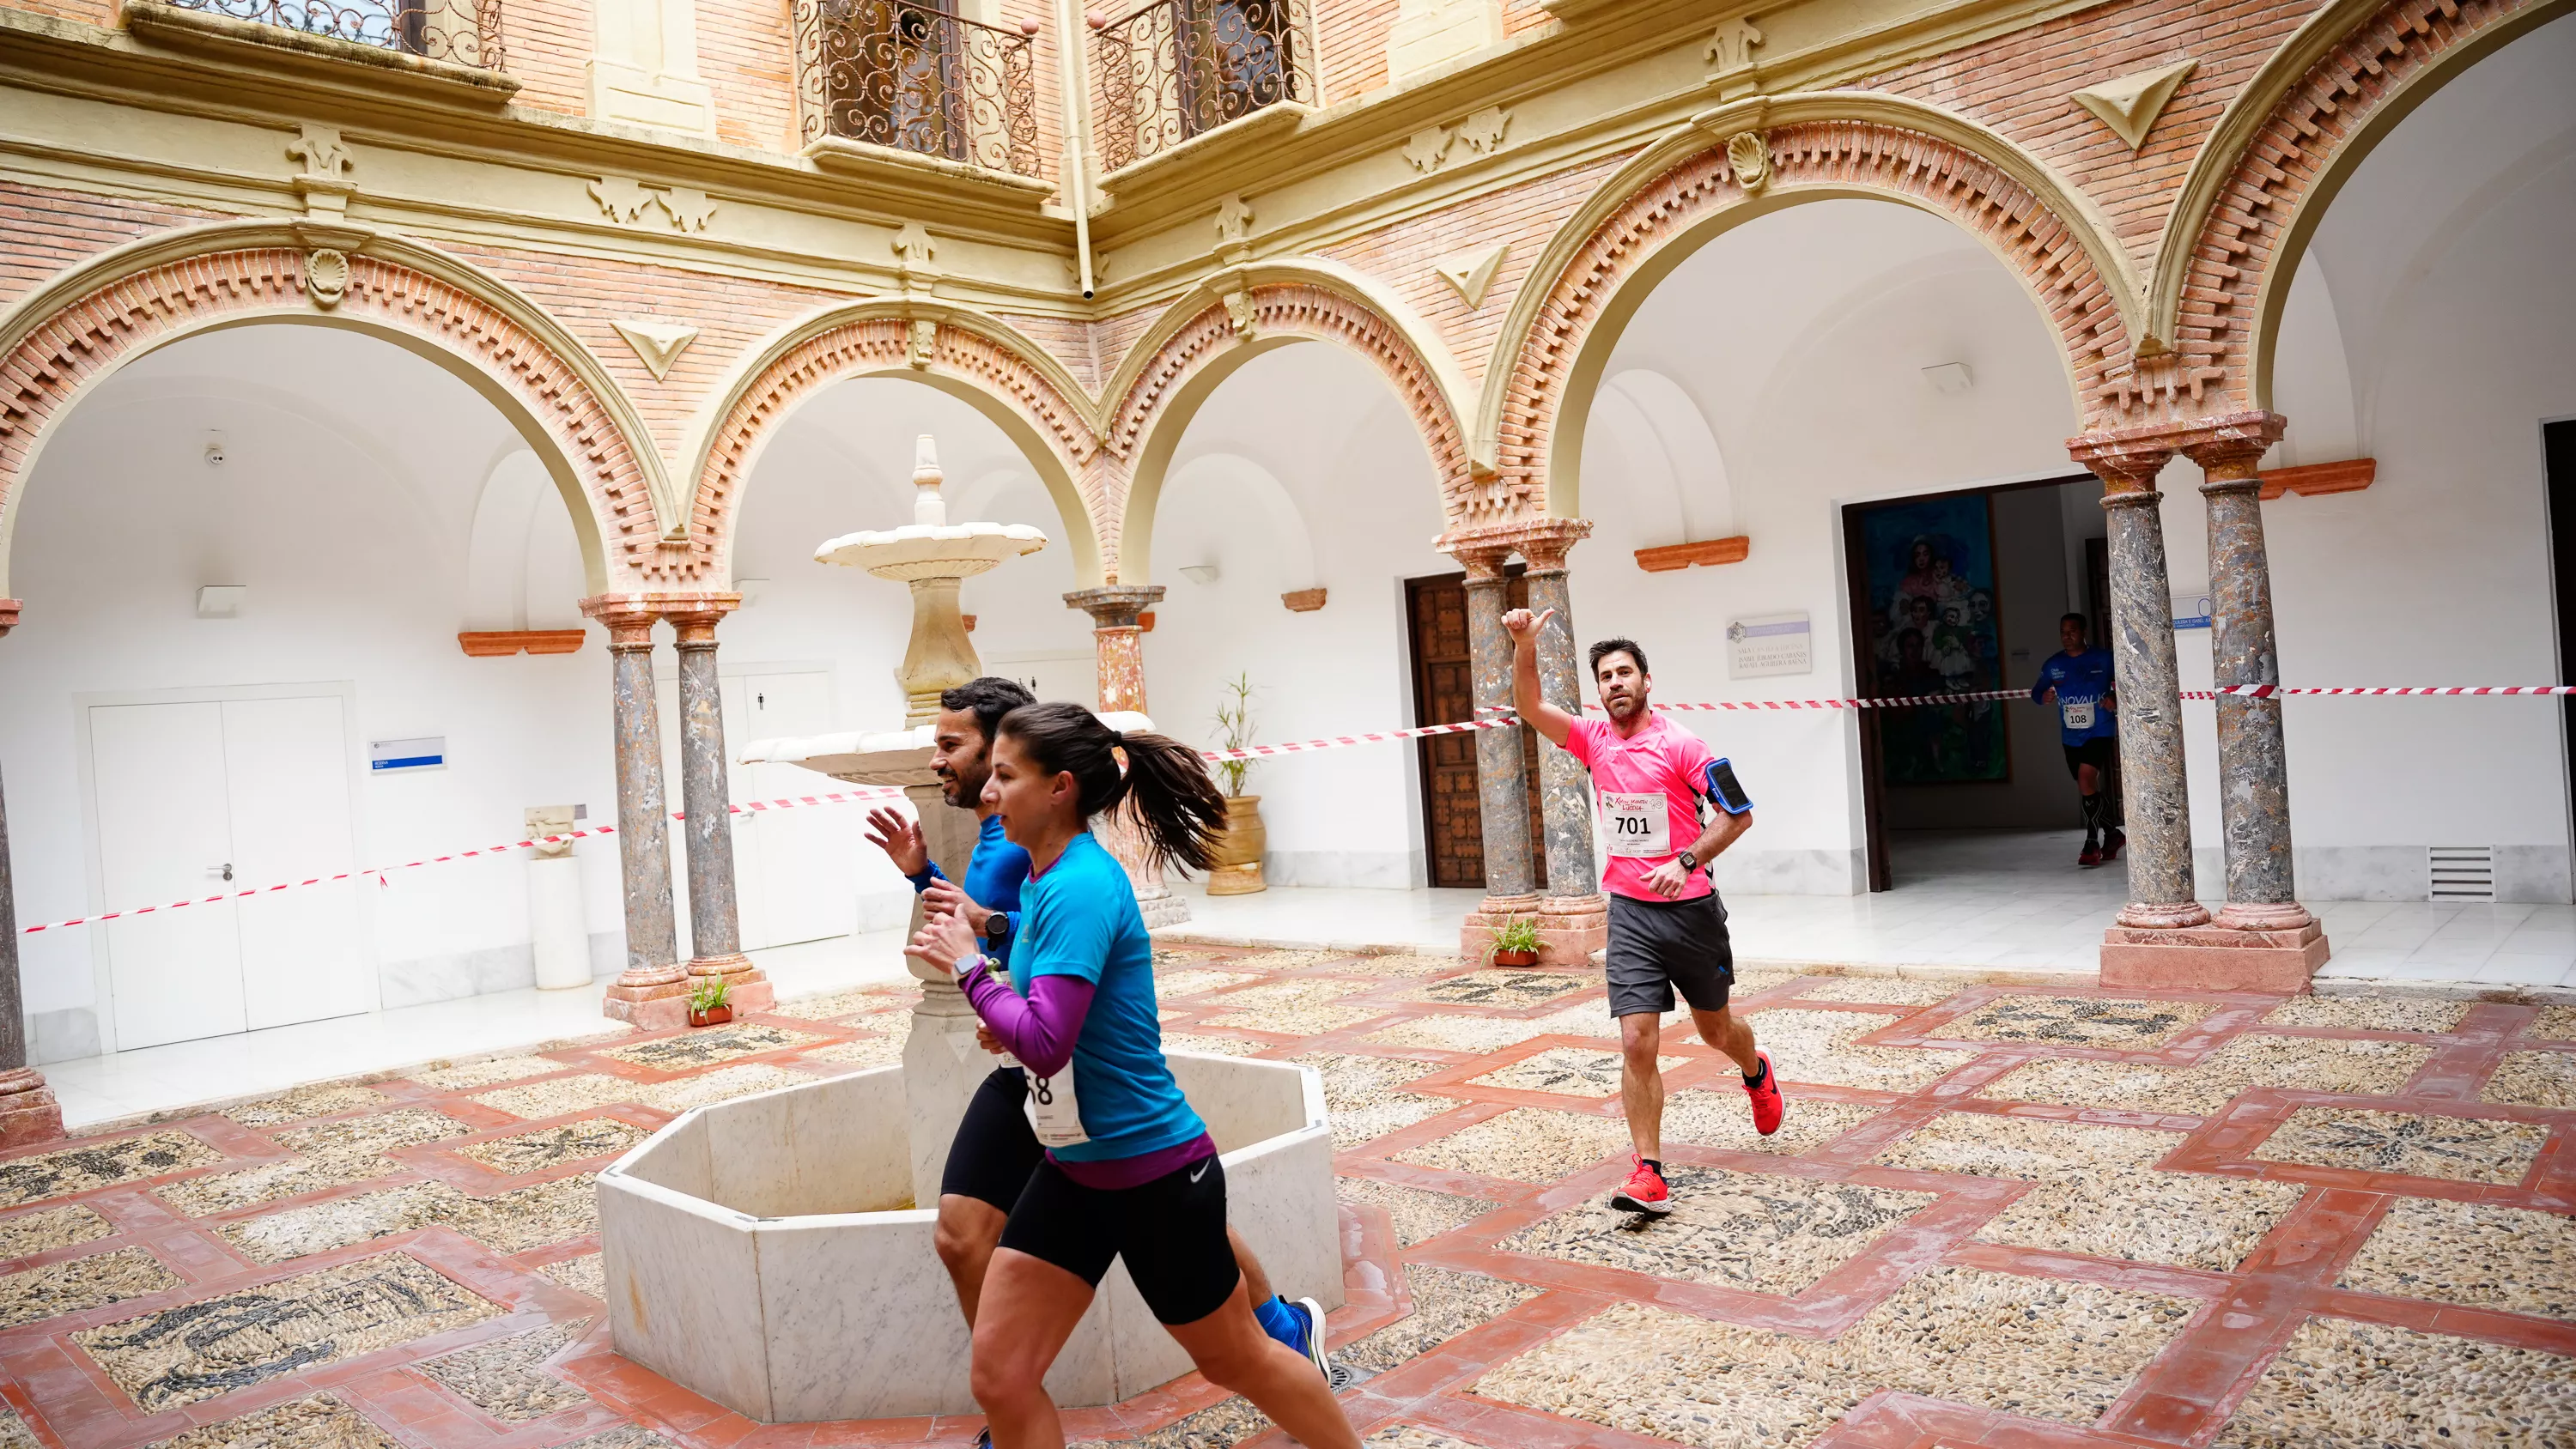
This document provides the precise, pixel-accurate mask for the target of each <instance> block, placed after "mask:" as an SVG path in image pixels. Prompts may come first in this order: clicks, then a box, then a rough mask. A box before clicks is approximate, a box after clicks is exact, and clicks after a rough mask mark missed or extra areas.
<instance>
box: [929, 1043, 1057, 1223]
mask: <svg viewBox="0 0 2576 1449" xmlns="http://www.w3.org/2000/svg"><path fill="white" fill-rule="evenodd" d="M1028 1095H1029V1079H1028V1078H1027V1077H1025V1076H1022V1075H1021V1074H1020V1069H1019V1068H1018V1067H995V1068H994V1069H993V1074H992V1075H991V1076H988V1077H986V1078H985V1079H984V1080H983V1081H982V1082H980V1083H978V1084H977V1085H976V1087H975V1095H974V1096H972V1097H969V1098H967V1099H966V1115H965V1117H964V1118H962V1119H960V1120H959V1122H958V1123H957V1136H956V1137H955V1138H954V1139H952V1140H951V1141H950V1142H949V1144H948V1165H947V1166H946V1167H944V1168H942V1169H940V1172H939V1193H940V1196H942V1197H946V1196H948V1195H949V1194H951V1193H954V1194H956V1195H957V1196H959V1197H971V1198H974V1199H976V1200H977V1201H979V1202H988V1203H991V1204H992V1205H993V1206H994V1207H996V1208H999V1209H1000V1210H1002V1211H1003V1212H1009V1211H1010V1210H1011V1204H1013V1203H1016V1202H1018V1201H1019V1200H1020V1193H1021V1192H1022V1191H1024V1190H1025V1189H1026V1188H1027V1187H1028V1185H1029V1174H1030V1173H1033V1172H1035V1171H1037V1170H1038V1162H1039V1161H1040V1159H1042V1158H1044V1157H1045V1156H1046V1149H1045V1148H1043V1147H1041V1146H1039V1145H1038V1134H1037V1129H1036V1128H1034V1127H1031V1126H1030V1125H1029V1119H1028V1117H1027V1115H1026V1114H1025V1113H1023V1112H1022V1111H1021V1110H1020V1104H1021V1103H1022V1102H1024V1101H1026V1100H1027V1098H1028Z"/></svg>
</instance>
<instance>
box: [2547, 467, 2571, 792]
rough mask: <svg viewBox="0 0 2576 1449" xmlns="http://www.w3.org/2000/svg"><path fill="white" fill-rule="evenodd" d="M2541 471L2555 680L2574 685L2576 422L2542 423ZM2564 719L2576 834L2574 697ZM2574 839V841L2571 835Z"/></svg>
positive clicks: (2563, 703) (2565, 703)
mask: <svg viewBox="0 0 2576 1449" xmlns="http://www.w3.org/2000/svg"><path fill="white" fill-rule="evenodd" d="M2540 447H2541V467H2542V471H2543V472H2544V474H2545V475H2546V477H2547V480H2548V488H2549V563H2550V570H2549V577H2550V589H2551V592H2552V593H2554V594H2555V595H2556V596H2557V597H2556V599H2555V600H2554V602H2555V603H2556V604H2557V606H2558V680H2559V682H2560V683H2562V684H2576V418H2570V419H2568V420H2566V421H2564V422H2556V423H2543V424H2541V425H2540ZM2559 710H2560V713H2561V716H2562V718H2563V719H2564V721H2565V726H2564V729H2563V730H2562V731H2561V733H2560V735H2559V749H2560V750H2561V751H2564V752H2567V779H2568V780H2569V782H2570V784H2571V788H2570V789H2569V791H2568V805H2569V810H2570V820H2569V827H2570V829H2571V830H2576V694H2571V695H2568V696H2566V697H2565V698H2564V699H2562V700H2560V701H2559ZM2571 838H2576V837H2571Z"/></svg>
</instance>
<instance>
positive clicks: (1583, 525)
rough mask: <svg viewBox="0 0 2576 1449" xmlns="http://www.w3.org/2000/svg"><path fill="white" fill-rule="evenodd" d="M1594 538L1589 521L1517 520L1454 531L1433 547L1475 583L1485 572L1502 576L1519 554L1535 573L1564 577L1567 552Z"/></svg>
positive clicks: (1438, 539)
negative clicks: (1562, 574) (1510, 558)
mask: <svg viewBox="0 0 2576 1449" xmlns="http://www.w3.org/2000/svg"><path fill="white" fill-rule="evenodd" d="M1591 534H1592V520H1591V519H1588V518H1516V519H1512V520H1510V521H1508V522H1504V523H1479V524H1473V525H1470V526H1468V527H1466V528H1453V529H1451V530H1449V531H1448V532H1447V533H1444V534H1442V535H1440V536H1439V537H1438V538H1435V539H1433V540H1432V541H1431V546H1432V547H1434V548H1436V549H1438V550H1440V551H1441V552H1442V553H1445V554H1447V555H1449V556H1450V557H1451V558H1454V559H1456V560H1458V561H1459V562H1460V563H1462V564H1464V565H1466V567H1467V576H1468V577H1469V578H1471V579H1472V578H1480V577H1484V576H1486V573H1485V572H1484V571H1490V572H1491V573H1492V574H1495V575H1499V574H1500V573H1501V572H1502V566H1503V564H1504V563H1506V562H1508V561H1509V557H1510V555H1512V554H1515V553H1517V554H1519V555H1520V556H1521V557H1522V558H1524V559H1527V560H1528V561H1529V566H1530V569H1531V571H1532V572H1535V573H1563V572H1564V571H1565V555H1566V553H1567V551H1568V550H1570V549H1572V548H1573V547H1574V546H1575V545H1576V544H1578V543H1580V542H1582V541H1583V540H1584V539H1586V538H1588V537H1590V536H1591Z"/></svg>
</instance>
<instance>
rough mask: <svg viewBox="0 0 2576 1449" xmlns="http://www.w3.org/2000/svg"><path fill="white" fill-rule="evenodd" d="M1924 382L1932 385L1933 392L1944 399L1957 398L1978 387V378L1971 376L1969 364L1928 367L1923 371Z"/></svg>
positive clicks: (1950, 363) (1945, 363) (1954, 363)
mask: <svg viewBox="0 0 2576 1449" xmlns="http://www.w3.org/2000/svg"><path fill="white" fill-rule="evenodd" d="M1923 380H1924V381H1925V382H1928V383H1930V384H1932V390H1933V391H1934V392H1937V393H1939V394H1941V395H1942V396H1943V397H1957V396H1958V395H1959V394H1961V393H1963V392H1966V391H1967V390H1968V389H1970V388H1972V387H1975V386H1976V385H1977V380H1976V378H1975V377H1973V376H1971V375H1970V374H1969V372H1968V364H1966V363H1964V362H1944V363H1942V364H1940V365H1939V366H1937V367H1927V368H1925V369H1923Z"/></svg>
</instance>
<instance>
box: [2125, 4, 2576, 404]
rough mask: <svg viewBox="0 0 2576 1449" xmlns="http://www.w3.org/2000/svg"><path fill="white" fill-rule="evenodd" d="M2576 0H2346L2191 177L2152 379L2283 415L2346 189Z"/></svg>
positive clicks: (2172, 232)
mask: <svg viewBox="0 0 2576 1449" xmlns="http://www.w3.org/2000/svg"><path fill="white" fill-rule="evenodd" d="M2571 11H2576V0H2466V3H2461V0H2385V3H2369V0H2344V3H2338V4H2332V5H2328V6H2327V7H2326V8H2324V9H2323V10H2321V11H2319V12H2318V13H2317V14H2316V15H2315V16H2314V17H2313V18H2311V19H2310V20H2309V21H2308V22H2307V24H2305V25H2303V26H2301V27H2300V28H2299V30H2298V32H2297V33H2296V34H2294V35H2292V36H2291V37H2290V39H2289V40H2287V41H2285V42H2284V43H2283V44H2282V46H2281V48H2280V50H2278V51H2277V52H2275V53H2274V54H2273V56H2272V58H2271V59H2270V60H2269V61H2267V62H2265V63H2264V66H2263V68H2262V69H2261V70H2260V71H2259V72H2257V73H2256V75H2255V77H2254V78H2253V79H2252V80H2251V81H2249V82H2247V84H2246V86H2245V88H2244V89H2243V90H2242V91H2241V92H2239V93H2238V96H2237V98H2236V100H2235V101H2234V102H2233V103H2231V104H2230V105H2229V107H2228V109H2227V111H2226V113H2225V114H2224V115H2223V116H2222V117H2221V118H2220V120H2219V125H2218V128H2217V130H2216V131H2215V132H2214V133H2213V135H2212V136H2211V139H2210V141H2209V143H2208V145H2207V146H2206V147H2204V148H2203V150H2202V152H2201V155H2200V157H2199V159H2198V160H2197V161H2196V162H2195V163H2194V165H2193V168H2192V171H2191V174H2190V175H2189V176H2188V177H2187V178H2186V179H2185V181H2184V184H2183V189H2182V193H2181V196H2180V198H2179V199H2178V200H2177V201H2176V203H2175V205H2174V209H2173V213H2172V216H2171V218H2170V220H2169V221H2168V222H2167V225H2166V229H2165V233H2164V237H2163V240H2162V243H2161V244H2160V246H2159V247H2158V250H2157V262H2156V273H2155V277H2154V283H2153V287H2152V290H2151V291H2150V293H2149V296H2148V307H2149V310H2148V326H2149V329H2150V331H2151V332H2152V334H2153V335H2155V336H2157V337H2160V338H2163V339H2165V340H2166V341H2167V342H2168V343H2170V346H2171V350H2170V352H2169V353H2168V354H2166V359H2165V361H2164V362H2163V363H2162V364H2160V365H2158V366H2156V367H2155V368H2154V369H2153V370H2152V371H2150V372H2145V373H2144V375H2142V377H2141V378H2140V379H2139V383H2140V385H2141V387H2142V389H2143V390H2144V391H2146V392H2148V393H2161V394H2163V395H2165V396H2168V397H2173V396H2179V395H2185V394H2187V395H2188V396H2189V397H2190V398H2192V399H2193V402H2194V410H2195V411H2198V412H2206V413H2223V412H2226V411H2228V410H2229V409H2230V408H2231V407H2238V406H2250V407H2268V406H2270V398H2271V368H2272V357H2273V352H2274V350H2275V349H2276V347H2277V346H2278V343H2279V337H2280V324H2281V318H2282V312H2283V310H2284V308H2286V307H2287V305H2288V302H2289V293H2290V290H2291V284H2292V282H2293V281H2294V279H2295V278H2296V276H2297V274H2298V270H2299V261H2300V258H2301V256H2302V254H2303V253H2304V252H2305V250H2306V247H2307V245H2308V242H2309V239H2310V238H2311V237H2312V236H2313V235H2314V233H2315V230H2316V227H2317V225H2318V224H2319V222H2320V221H2321V220H2322V219H2323V217H2324V215H2325V212H2326V208H2327V206H2328V205H2329V204H2330V203H2331V202H2332V201H2333V199H2334V197H2335V194H2336V193H2337V192H2338V191H2339V190H2340V189H2341V188H2342V187H2343V185H2344V184H2345V183H2346V182H2347V181H2348V180H2350V179H2351V177H2352V175H2353V174H2354V171H2355V169H2356V168H2357V167H2358V166H2359V165H2360V164H2361V162H2362V161H2363V159H2364V158H2366V157H2367V156H2368V155H2369V154H2370V152H2371V150H2372V148H2374V147H2375V146H2377V145H2378V144H2379V143H2380V141H2381V140H2382V139H2384V138H2385V137H2386V136H2387V135H2388V134H2389V133H2390V132H2391V131H2392V130H2393V129H2395V127H2396V126H2397V125H2398V123H2399V122H2401V121H2403V120H2404V119H2405V118H2406V117H2407V116H2408V115H2409V114H2410V113H2411V112H2413V111H2414V110H2415V108H2416V107H2418V106H2420V105H2422V104H2423V103H2424V101H2425V99H2426V98H2427V97H2429V96H2431V95H2432V94H2433V93H2434V92H2436V91H2438V90H2439V89H2441V88H2442V87H2443V86H2444V85H2446V84H2448V83H2449V82H2450V81H2451V80H2453V79H2454V78H2456V77H2457V76H2459V75H2460V74H2462V73H2463V72H2464V71H2466V70H2467V68H2468V67H2470V66H2472V65H2474V64H2476V63H2477V62H2478V61H2479V60H2481V59H2483V58H2484V57H2486V56H2488V55H2490V54H2492V53H2493V52H2495V51H2496V50H2497V49H2498V48H2499V47H2501V46H2503V45H2505V44H2507V43H2508V42H2510V41H2512V40H2513V39H2515V38H2516V37H2518V36H2521V35H2524V34H2527V33H2529V32H2530V31H2531V30H2533V29H2534V28H2536V27H2538V26H2541V25H2543V24H2546V23H2548V22H2549V21H2551V20H2554V19H2556V18H2558V17H2560V16H2563V15H2566V14H2568V13H2570V12H2571Z"/></svg>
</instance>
